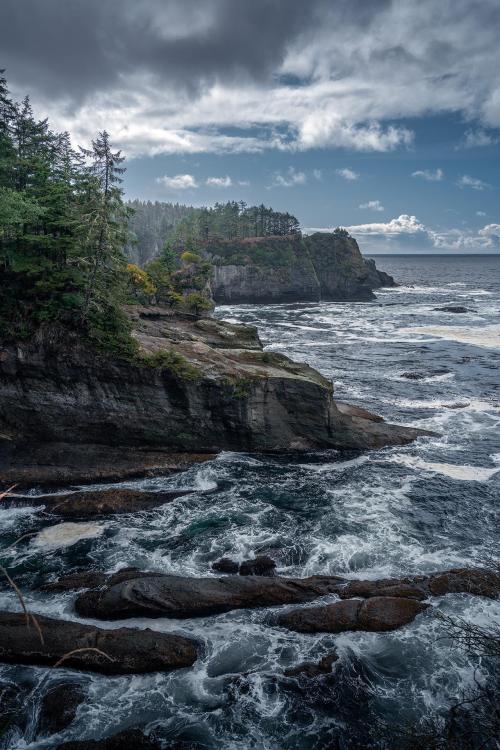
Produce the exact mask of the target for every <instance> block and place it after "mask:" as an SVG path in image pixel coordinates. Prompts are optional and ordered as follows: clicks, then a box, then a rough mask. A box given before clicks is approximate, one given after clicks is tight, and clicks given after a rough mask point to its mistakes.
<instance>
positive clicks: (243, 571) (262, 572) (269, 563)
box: [239, 555, 276, 576]
mask: <svg viewBox="0 0 500 750" xmlns="http://www.w3.org/2000/svg"><path fill="white" fill-rule="evenodd" d="M275 569H276V563H275V562H274V560H273V559H272V558H271V557H269V555H259V556H258V557H255V558H254V559H253V560H244V561H243V562H242V563H241V564H240V570H239V573H240V576H273V575H274V571H275Z"/></svg>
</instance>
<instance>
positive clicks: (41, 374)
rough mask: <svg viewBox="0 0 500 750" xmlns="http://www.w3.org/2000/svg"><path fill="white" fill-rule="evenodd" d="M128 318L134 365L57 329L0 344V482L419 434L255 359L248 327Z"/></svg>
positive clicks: (279, 362)
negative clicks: (136, 356) (136, 354)
mask: <svg viewBox="0 0 500 750" xmlns="http://www.w3.org/2000/svg"><path fill="white" fill-rule="evenodd" d="M130 314H131V316H132V317H133V320H134V325H135V332H134V335H135V337H136V338H137V340H138V342H139V344H140V347H141V351H142V354H143V357H144V358H143V359H142V360H138V361H134V362H130V361H125V360H119V359H110V358H108V357H104V356H99V355H97V354H96V353H95V352H94V351H92V350H90V349H88V348H87V347H85V346H84V345H83V344H82V342H81V341H80V340H79V339H78V338H77V337H76V336H74V338H71V337H70V336H69V335H68V334H67V333H64V332H61V331H51V332H50V333H49V332H48V331H46V332H44V333H40V334H39V335H38V336H37V337H36V338H35V339H33V340H32V341H30V342H25V343H19V344H18V345H8V346H4V347H3V348H0V481H3V482H8V481H24V480H26V481H33V480H37V481H46V482H49V481H70V480H71V481H77V480H78V481H85V480H89V479H95V478H101V479H104V478H109V477H117V478H120V477H123V476H129V475H132V474H144V473H148V472H151V471H154V470H165V469H168V468H179V464H180V465H182V466H185V465H186V464H188V463H189V459H188V458H187V454H195V455H193V460H202V459H203V457H204V456H206V454H213V453H217V452H218V451H221V450H236V451H257V452H258V451H304V450H311V449H316V448H325V447H332V448H359V449H365V448H377V447H381V446H384V445H391V444H400V443H406V442H408V441H410V440H412V439H413V438H415V437H416V436H417V435H419V434H421V433H420V432H419V431H418V430H415V429H411V428H405V427H399V426H393V425H388V424H385V423H384V422H383V421H382V420H380V418H377V417H374V416H373V415H371V414H369V413H367V412H364V411H363V410H360V409H356V408H353V407H349V406H347V405H342V404H337V403H336V402H335V401H334V398H333V387H332V385H331V383H330V382H329V381H328V380H326V379H325V378H324V377H323V376H322V375H320V374H319V373H318V372H316V371H315V370H313V369H311V368H310V367H308V366H307V365H304V364H298V363H295V362H292V361H291V360H289V359H288V358H287V357H285V356H283V355H279V354H276V353H268V352H264V351H263V350H262V346H261V343H260V341H259V338H258V335H257V332H256V330H255V329H253V328H250V327H247V326H242V325H234V324H230V323H225V322H221V321H217V320H213V319H204V320H197V319H195V318H192V317H189V316H187V315H184V316H179V315H174V314H172V312H171V311H169V310H166V309H162V308H157V307H156V308H140V307H138V308H133V309H131V310H130ZM200 454H203V455H200ZM182 456H183V457H184V458H182Z"/></svg>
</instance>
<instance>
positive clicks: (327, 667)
mask: <svg viewBox="0 0 500 750" xmlns="http://www.w3.org/2000/svg"><path fill="white" fill-rule="evenodd" d="M338 658H339V655H338V653H337V652H336V651H332V652H331V653H329V654H327V655H326V656H323V658H322V659H320V660H319V662H317V663H315V662H312V661H305V662H303V663H302V664H297V666H296V667H290V668H289V669H285V670H284V671H283V674H284V676H285V677H301V676H304V677H307V678H309V679H311V678H314V677H321V676H323V675H325V674H330V673H331V671H332V666H333V664H334V663H335V662H336V661H338Z"/></svg>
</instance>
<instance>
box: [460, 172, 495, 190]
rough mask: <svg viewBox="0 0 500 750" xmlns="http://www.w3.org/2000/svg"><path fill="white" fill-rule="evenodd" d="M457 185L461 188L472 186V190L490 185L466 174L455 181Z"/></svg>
mask: <svg viewBox="0 0 500 750" xmlns="http://www.w3.org/2000/svg"><path fill="white" fill-rule="evenodd" d="M457 185H458V186H459V187H461V188H464V187H466V188H472V189H473V190H484V189H485V188H489V187H491V186H490V185H488V183H487V182H483V180H479V179H478V178H477V177H470V176H469V175H468V174H464V175H462V177H461V178H460V179H459V181H458V182H457Z"/></svg>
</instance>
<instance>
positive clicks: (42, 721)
mask: <svg viewBox="0 0 500 750" xmlns="http://www.w3.org/2000/svg"><path fill="white" fill-rule="evenodd" d="M85 695H86V691H85V690H84V688H83V687H82V686H81V685H77V684H76V683H74V682H60V683H58V684H57V685H51V686H50V687H49V689H48V690H47V692H46V693H45V695H44V696H43V698H42V702H41V705H40V714H39V718H38V734H39V735H50V734H57V732H62V731H63V729H66V727H69V725H70V724H71V723H72V722H73V720H74V718H75V716H76V712H77V711H78V707H79V706H80V705H81V704H82V703H83V701H84V700H85Z"/></svg>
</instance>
